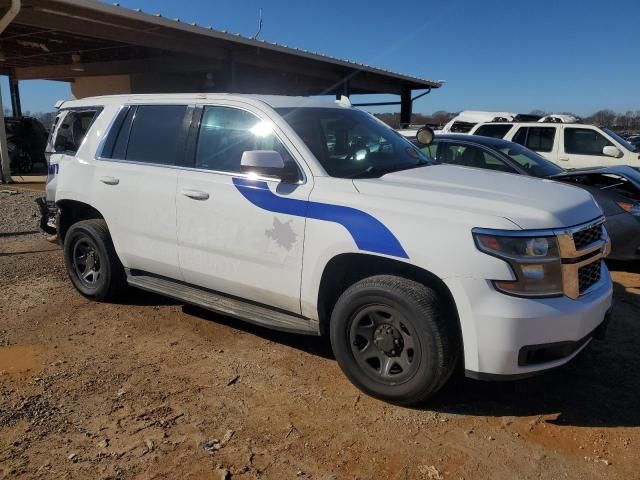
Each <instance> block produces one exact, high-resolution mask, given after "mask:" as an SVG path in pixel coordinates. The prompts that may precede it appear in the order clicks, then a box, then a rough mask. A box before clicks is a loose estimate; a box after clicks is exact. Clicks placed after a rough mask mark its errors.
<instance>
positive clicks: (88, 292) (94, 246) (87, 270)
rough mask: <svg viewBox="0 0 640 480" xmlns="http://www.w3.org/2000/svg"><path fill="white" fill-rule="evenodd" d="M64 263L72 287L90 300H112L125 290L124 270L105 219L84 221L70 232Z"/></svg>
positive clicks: (74, 225)
mask: <svg viewBox="0 0 640 480" xmlns="http://www.w3.org/2000/svg"><path fill="white" fill-rule="evenodd" d="M64 263H65V265H66V267H67V273H68V274H69V278H70V279H71V282H72V283H73V286H74V287H76V289H77V290H78V291H79V292H80V293H81V294H82V295H84V296H85V297H87V298H90V299H92V300H98V301H105V300H113V299H114V298H116V297H117V296H118V295H119V294H120V293H122V291H123V290H124V289H125V288H126V276H125V273H124V268H123V266H122V263H120V259H119V258H118V255H117V254H116V251H115V249H114V248H113V242H112V241H111V236H110V235H109V229H108V228H107V223H106V222H105V221H104V220H102V219H91V220H83V221H80V222H77V223H74V224H73V225H72V226H71V227H70V228H69V230H68V231H67V234H66V236H65V239H64ZM92 272H93V273H92Z"/></svg>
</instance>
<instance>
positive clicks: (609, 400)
mask: <svg viewBox="0 0 640 480" xmlns="http://www.w3.org/2000/svg"><path fill="white" fill-rule="evenodd" d="M614 289H615V297H616V298H615V301H614V309H613V316H612V321H611V324H610V326H609V329H608V331H607V337H606V338H605V339H604V340H602V341H599V340H594V341H592V342H591V344H590V345H588V346H587V347H586V349H585V350H584V351H583V352H581V353H580V354H579V355H578V356H577V357H576V358H575V359H573V361H572V362H570V363H569V364H567V365H565V366H564V367H561V368H559V369H557V370H553V371H550V372H547V373H544V374H542V375H539V376H536V377H532V378H529V379H524V380H518V381H514V382H481V381H474V380H470V379H465V378H456V379H454V381H452V382H450V384H449V385H447V386H446V387H445V388H444V389H443V390H442V391H441V392H440V394H439V395H437V396H436V397H435V398H434V399H433V400H432V401H431V402H430V403H429V404H428V405H425V406H424V408H425V409H428V410H435V411H439V412H446V413H452V414H462V415H478V416H516V417H519V416H535V415H548V414H557V417H556V418H555V419H554V420H552V421H549V423H552V424H556V425H571V426H583V427H620V426H626V427H637V426H640V395H639V394H638V392H640V374H639V373H638V372H640V295H633V294H630V293H627V292H625V287H623V286H622V285H620V284H617V283H616V284H614Z"/></svg>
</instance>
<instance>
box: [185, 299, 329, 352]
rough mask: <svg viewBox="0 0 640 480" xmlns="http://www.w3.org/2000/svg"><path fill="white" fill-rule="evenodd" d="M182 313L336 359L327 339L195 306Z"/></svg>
mask: <svg viewBox="0 0 640 480" xmlns="http://www.w3.org/2000/svg"><path fill="white" fill-rule="evenodd" d="M182 311H183V312H184V313H185V314H187V315H193V316H194V317H198V318H202V319H203V320H207V321H210V322H216V323H219V324H221V325H225V326H227V327H230V328H233V329H236V330H240V331H242V332H246V333H250V334H252V335H255V336H257V337H260V338H263V339H265V340H269V341H271V342H276V343H280V344H282V345H286V346H288V347H291V348H297V349H298V350H301V351H303V352H306V353H309V354H311V355H316V356H318V357H322V358H327V359H333V358H334V357H333V352H332V351H331V344H330V343H329V339H328V338H325V337H316V336H311V335H299V334H295V333H287V332H280V331H278V330H271V329H269V328H265V327H261V326H260V325H254V324H252V323H248V322H244V321H242V320H238V319H236V318H232V317H228V316H225V315H221V314H219V313H215V312H211V311H209V310H205V309H203V308H200V307H196V306H193V305H184V306H183V307H182Z"/></svg>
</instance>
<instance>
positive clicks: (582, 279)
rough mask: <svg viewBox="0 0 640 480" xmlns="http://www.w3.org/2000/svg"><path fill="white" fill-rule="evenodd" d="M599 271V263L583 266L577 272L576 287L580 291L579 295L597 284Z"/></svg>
mask: <svg viewBox="0 0 640 480" xmlns="http://www.w3.org/2000/svg"><path fill="white" fill-rule="evenodd" d="M601 271H602V265H601V262H600V261H597V262H593V263H590V264H589V265H585V266H584V267H581V268H580V269H579V270H578V287H579V289H580V295H582V294H583V293H584V292H586V291H587V290H588V289H589V288H590V287H591V286H593V285H595V284H596V283H598V281H599V280H600V274H601Z"/></svg>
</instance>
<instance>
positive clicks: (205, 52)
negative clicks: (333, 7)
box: [0, 0, 442, 93]
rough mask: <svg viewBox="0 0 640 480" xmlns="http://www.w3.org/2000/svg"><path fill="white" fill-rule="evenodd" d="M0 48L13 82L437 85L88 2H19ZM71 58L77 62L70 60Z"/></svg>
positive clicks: (369, 89)
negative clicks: (140, 76)
mask: <svg viewBox="0 0 640 480" xmlns="http://www.w3.org/2000/svg"><path fill="white" fill-rule="evenodd" d="M0 5H2V6H8V5H9V0H0ZM0 40H1V41H2V43H1V48H2V52H1V54H2V57H3V58H4V60H3V61H0V73H2V74H8V73H11V72H12V71H13V72H15V74H16V76H17V78H20V79H29V78H52V79H69V78H75V77H79V76H89V75H106V74H114V72H116V73H131V72H147V73H148V72H155V71H163V70H168V71H172V72H174V73H181V72H182V73H183V72H185V71H191V70H199V71H203V72H207V71H212V72H214V73H216V72H217V71H230V70H231V66H232V65H233V69H234V70H235V66H236V65H238V72H237V73H235V71H234V73H232V74H231V75H236V76H237V77H239V78H241V79H242V78H245V77H246V76H247V75H248V73H247V72H246V71H244V70H243V68H244V67H246V66H250V67H253V68H254V69H255V68H258V67H259V68H261V69H263V70H265V71H269V72H273V75H272V76H265V77H262V78H261V80H263V81H265V82H266V81H276V80H278V79H279V78H280V76H279V74H281V73H282V72H286V73H287V74H288V75H289V77H288V80H289V81H290V82H291V83H293V84H296V78H299V79H300V80H299V82H298V83H300V82H302V83H304V81H305V79H307V80H309V79H315V80H318V79H323V80H324V83H321V82H316V84H319V85H327V84H328V85H330V86H332V87H334V88H335V87H337V85H334V84H336V82H339V81H340V80H343V79H345V78H347V79H349V80H350V81H351V82H352V86H351V92H352V93H383V92H385V93H397V92H396V91H398V92H399V90H400V88H401V87H404V88H408V89H429V88H439V87H440V86H441V85H442V82H441V81H433V80H428V79H425V78H421V77H418V76H413V75H408V74H404V73H398V72H392V71H389V70H386V69H384V68H380V67H375V66H371V65H367V64H363V63H358V62H355V61H351V60H347V59H343V58H337V57H332V56H330V55H325V54H322V53H319V52H311V51H307V50H304V49H299V48H295V47H290V46H287V45H281V44H278V43H275V42H267V41H265V40H262V39H260V40H258V39H254V38H249V37H246V36H243V35H240V34H239V33H232V32H228V31H226V30H217V29H214V28H213V27H210V26H208V27H205V26H200V25H198V24H197V23H196V22H191V23H185V22H183V21H182V20H180V19H177V18H174V19H169V18H165V17H163V16H162V15H161V14H159V13H156V14H150V13H146V12H142V11H140V10H130V9H126V8H123V7H120V6H118V5H117V4H115V5H106V4H103V3H99V2H96V1H92V0H23V2H22V9H21V11H20V13H19V14H18V16H17V17H16V18H15V20H14V21H13V22H12V23H11V24H10V25H9V26H8V28H7V29H6V30H5V32H3V33H2V35H1V38H0ZM74 54H75V55H79V57H78V56H76V57H75V58H76V60H73V56H74ZM171 56H173V58H172V59H169V61H167V59H168V57H171ZM203 58H206V59H209V62H203ZM176 62H178V63H179V64H178V65H176ZM80 64H82V66H81V68H80V69H79V68H78V66H79V65H80ZM105 64H106V65H105ZM316 84H313V83H312V85H313V86H315V85H316ZM240 90H244V91H252V90H251V89H250V88H241V89H240ZM328 93H331V92H328Z"/></svg>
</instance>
